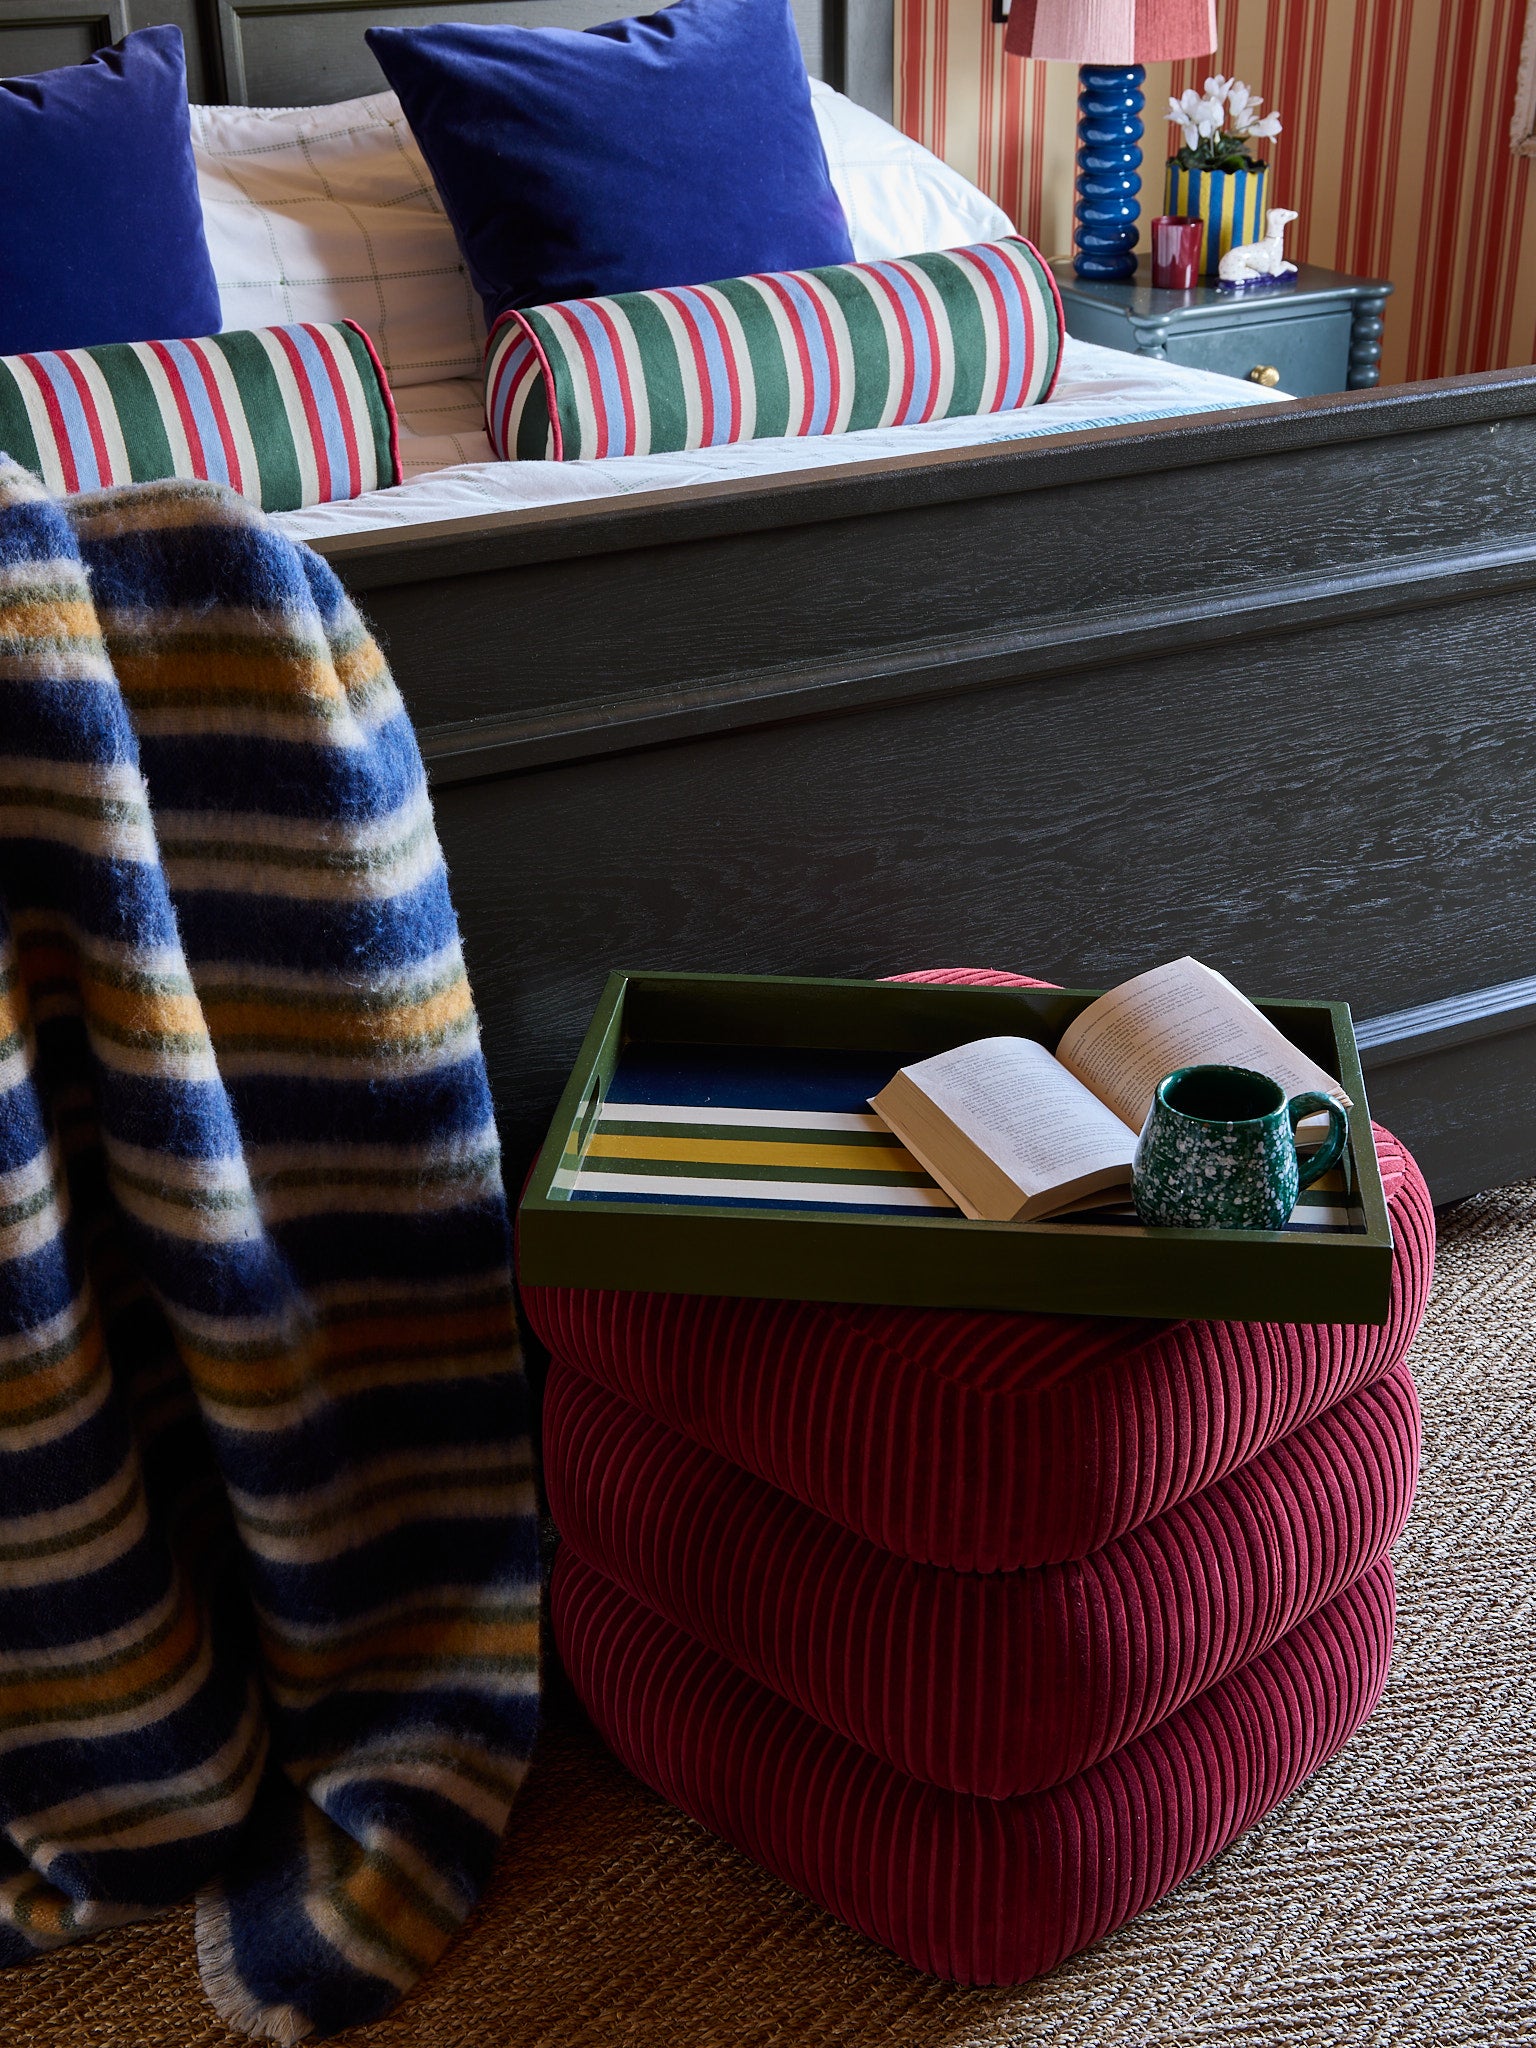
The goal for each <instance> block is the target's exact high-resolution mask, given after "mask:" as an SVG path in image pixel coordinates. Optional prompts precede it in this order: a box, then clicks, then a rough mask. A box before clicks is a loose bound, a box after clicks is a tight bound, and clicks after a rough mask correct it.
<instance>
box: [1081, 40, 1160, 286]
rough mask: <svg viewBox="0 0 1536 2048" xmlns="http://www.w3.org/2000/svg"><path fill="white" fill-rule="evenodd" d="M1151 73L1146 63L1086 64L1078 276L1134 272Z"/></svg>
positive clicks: (1082, 112) (1082, 105) (1082, 106)
mask: <svg viewBox="0 0 1536 2048" xmlns="http://www.w3.org/2000/svg"><path fill="white" fill-rule="evenodd" d="M1146 76H1147V74H1146V72H1145V70H1144V69H1143V68H1142V66H1141V65H1140V64H1085V65H1084V66H1083V67H1082V69H1081V71H1079V72H1078V74H1077V80H1078V92H1077V210H1076V214H1075V216H1074V219H1073V224H1072V241H1073V244H1074V248H1073V256H1072V268H1073V269H1074V270H1075V271H1076V272H1077V274H1078V276H1079V277H1132V276H1134V275H1135V271H1136V236H1137V233H1138V222H1139V220H1140V216H1141V178H1140V176H1139V175H1138V173H1139V172H1140V169H1141V149H1140V147H1139V145H1140V142H1141V132H1142V131H1141V110H1142V108H1143V107H1144V106H1145V105H1146V99H1145V97H1144V95H1143V93H1142V90H1141V88H1142V86H1143V84H1144V83H1145V82H1146Z"/></svg>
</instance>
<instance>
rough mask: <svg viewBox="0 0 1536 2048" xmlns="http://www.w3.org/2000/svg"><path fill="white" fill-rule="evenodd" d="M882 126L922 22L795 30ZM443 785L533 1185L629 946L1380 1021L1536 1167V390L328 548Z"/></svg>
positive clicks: (91, 14) (1400, 398) (270, 10)
mask: <svg viewBox="0 0 1536 2048" xmlns="http://www.w3.org/2000/svg"><path fill="white" fill-rule="evenodd" d="M619 11H621V9H620V8H619V7H618V6H616V5H615V4H614V0H548V4H546V0H500V4H496V5H481V6H475V5H472V4H471V5H458V4H453V0H449V4H441V0H440V4H438V5H436V6H415V7H408V8H400V9H396V8H392V7H390V6H389V5H388V4H387V0H361V4H353V0H216V4H212V5H208V6H206V7H204V6H201V5H199V4H197V0H174V4H158V5H150V4H145V0H0V73H11V74H14V73H16V72H20V71H25V70H37V69H42V68H44V67H45V66H46V65H48V64H53V63H61V62H68V61H70V60H71V58H78V57H83V56H85V55H86V54H88V52H89V50H90V49H91V48H92V47H94V46H96V45H99V44H100V43H103V42H106V41H109V40H111V39H112V38H114V37H115V36H117V35H120V34H121V33H123V32H124V30H125V29H127V28H129V27H141V26H145V25H147V24H148V23H149V22H151V21H156V20H177V21H179V22H180V23H181V26H182V28H183V31H184V33H185V34H186V36H187V39H188V45H189V50H190V51H191V55H192V65H191V70H192V90H193V92H194V94H197V95H200V96H202V97H204V98H207V99H218V98H222V97H228V98H231V99H245V100H249V101H251V102H254V103H265V104H278V103H286V102H301V101H302V102H310V101H319V100H329V99H335V98H342V97H345V96H347V95H348V94H351V93H357V92H364V91H370V90H375V89H377V87H378V85H379V79H378V75H377V73H376V71H375V70H374V69H373V65H372V60H371V58H370V57H369V56H368V55H367V51H366V48H365V46H364V45H363V43H362V41H361V31H362V29H363V27H364V26H366V25H367V24H368V23H370V22H372V21H374V20H378V19H388V18H390V17H391V16H394V17H396V18H401V17H403V18H406V19H416V20H423V19H428V18H430V17H432V16H433V15H434V14H435V15H437V16H439V17H443V18H453V19H464V18H479V19H493V18H501V19H515V20H519V21H524V22H547V21H554V20H559V21H564V22H567V23H577V24H581V23H587V22H591V21H595V20H599V19H603V18H607V17H609V16H611V15H612V14H613V13H616V12H619ZM797 13H798V14H799V15H800V18H801V23H802V30H803V33H804V36H805V40H806V43H807V49H808V52H809V55H810V59H811V62H812V66H813V68H814V69H817V70H819V71H821V72H822V73H823V74H824V75H826V76H828V77H829V78H831V79H832V80H833V81H834V82H835V83H839V84H841V85H842V86H843V87H844V89H846V90H848V91H849V92H850V94H851V95H852V96H854V97H857V98H859V99H861V100H862V101H863V102H864V103H866V104H869V105H872V106H874V107H876V108H877V109H880V110H884V111H888V110H889V105H890V76H891V42H890V35H891V9H890V0H824V4H823V5H821V6H820V7H818V6H816V5H814V4H811V5H806V6H803V7H797ZM321 552H323V553H324V554H325V555H326V556H327V557H328V559H329V560H330V561H331V562H332V563H333V564H334V566H335V567H336V569H337V570H338V572H339V573H340V575H341V576H342V577H343V578H344V580H345V581H346V583H347V584H348V586H349V587H350V589H351V590H352V591H353V592H354V593H355V595H356V597H357V599H358V601H359V603H360V605H361V606H362V608H363V610H364V611H365V613H366V614H367V616H368V617H369V619H370V620H371V621H372V622H373V624H374V625H375V627H376V628H377V630H378V631H379V632H380V634H381V635H382V637H383V639H384V640H385V642H386V645H387V647H388V650H389V654H390V658H391V660H392V662H393V664H394V668H395V673H396V675H397V676H398V678H399V680H400V683H401V686H402V688H403V689H404V691H405V694H406V697H407V699H408V701H409V704H410V706H411V710H412V712H413V714H414V716H415V719H416V721H417V726H418V730H419V732H420V736H421V743H422V747H423V751H424V753H425V754H426V757H427V761H428V764H429V768H430V772H431V775H432V779H433V784H434V788H435V791H436V800H437V810H438V822H439V829H440V831H441V835H442V839H443V844H444V846H445V849H446V851H447V856H448V860H449V864H450V868H451V871H452V876H453V884H454V892H455V897H456V900H457V903H458V907H459V913H460V917H461V919H462V922H463V927H464V935H465V944H466V949H467V952H468V956H469V962H470V970H471V974H472V976H473V979H474V984H475V990H476V995H477V998H478V1001H479V1005H480V1013H481V1017H482V1020H483V1023H484V1029H485V1041H486V1049H487V1053H488V1055H489V1059H490V1064H491V1070H492V1078H493V1083H494V1086H495V1089H496V1094H497V1100H498V1105H499V1109H500V1114H501V1118H502V1126H503V1136H504V1139H505V1142H506V1145H507V1150H508V1155H509V1169H510V1171H511V1173H512V1174H513V1175H514V1176H515V1174H516V1173H517V1171H518V1170H519V1168H520V1167H521V1165H522V1164H523V1162H524V1161H525V1160H526V1159H527V1158H528V1157H529V1156H530V1155H531V1153H532V1151H533V1149H534V1146H535V1144H536V1142H537V1140H538V1137H539V1136H540V1134H541V1131H542V1127H543V1124H544V1122H545V1120H546V1119H547V1117H548V1114H549V1111H550V1109H551V1107H552V1106H553V1103H554V1100H555V1096H556V1093H557V1091H558V1087H559V1084H560V1082H561V1080H562V1079H563V1077H564V1074H565V1071H566V1069H567V1067H568V1064H569V1062H570V1059H571V1057H572V1054H573V1053H574V1050H575V1047H576V1044H577V1041H578V1038H579V1035H580V1032H581V1028H582V1026H583V1024H584V1022H585V1020H586V1018H587V1016H588V1015H589V1013H590V1011H591V1009H592V1006H593V1004H594V1002H595V1000H596V997H597V994H598V991H599V989H600V988H601V986H602V981H603V977H604V975H605V974H606V973H607V971H608V970H609V969H610V968H612V967H615V966H623V967H630V968H657V969H665V968H718V969H721V970H730V971H734V972H803V973H814V974H850V975H877V974H888V973H893V972H897V971H900V970H901V969H904V968H911V967H919V966H930V965H933V966H936V965H951V964H976V965H984V966H999V967H1011V968H1015V969H1019V970H1021V971H1026V972H1034V973H1038V974H1041V975H1046V976H1049V977H1051V978H1052V979H1054V980H1058V981H1064V982H1068V983H1074V984H1083V985H1089V986H1100V985H1103V984H1104V983H1106V982H1108V981H1112V980H1115V979H1118V978H1120V977H1122V976H1124V975H1126V974H1129V973H1132V972H1134V971H1135V970H1137V969H1138V968H1141V967H1145V966H1149V965H1152V964H1154V963H1156V962H1157V961H1159V960H1163V959H1165V958H1167V957H1169V956H1170V955H1172V954H1175V953H1178V952H1183V951H1189V952H1193V953H1196V954H1198V955H1199V956H1200V957H1202V958H1203V959H1205V960H1207V961H1209V962H1210V963H1211V964H1212V965H1214V966H1218V967H1220V968H1222V969H1223V970H1224V971H1226V972H1228V973H1229V974H1231V975H1232V976H1233V977H1234V978H1235V979H1237V980H1238V981H1240V982H1241V983H1242V984H1243V985H1244V986H1246V987H1247V988H1249V989H1251V990H1252V991H1254V992H1255V993H1262V994H1277V995H1279V994H1284V995H1298V996H1300V995H1305V996H1324V997H1337V996H1344V997H1347V998H1348V1000H1349V1001H1350V1002H1351V1004H1352V1005H1353V1007H1354V1011H1355V1015H1356V1017H1357V1019H1363V1020H1364V1022H1363V1024H1362V1025H1361V1027H1360V1035H1361V1040H1362V1044H1363V1046H1364V1049H1365V1065H1366V1072H1367V1075H1368V1078H1369V1082H1370V1088H1371V1107H1372V1110H1373V1112H1374V1113H1375V1114H1376V1115H1377V1116H1378V1117H1379V1118H1380V1119H1381V1120H1382V1121H1384V1122H1386V1123H1388V1124H1390V1125H1391V1126H1392V1127H1393V1128H1394V1129H1395V1130H1397V1131H1398V1132H1399V1134H1400V1135H1401V1136H1402V1137H1403V1138H1404V1139H1405V1140H1406V1141H1407V1142H1408V1143H1409V1144H1410V1145H1411V1146H1412V1148H1413V1149H1414V1151H1415V1152H1416V1153H1417V1154H1418V1156H1419V1158H1420V1160H1421V1161H1422V1163H1423V1164H1424V1167H1425V1170H1426V1172H1427V1173H1428V1176H1429V1180H1430V1184H1431V1187H1432V1189H1433V1191H1434V1193H1435V1196H1436V1199H1437V1200H1440V1201H1446V1200H1450V1199H1453V1198H1455V1197H1457V1196H1459V1195H1463V1194H1466V1193H1468V1192H1471V1191H1472V1190H1474V1189H1477V1188H1481V1187H1487V1186H1492V1185H1496V1184H1499V1183H1502V1182H1505V1181H1508V1180H1512V1179H1515V1178H1517V1177H1520V1176H1522V1175H1526V1174H1531V1173H1536V1109H1533V1100H1536V673H1533V671H1536V372H1532V371H1508V372H1499V373H1494V374H1491V375H1487V376H1481V377H1465V378H1456V379H1449V380H1445V381H1442V382H1439V383H1432V384H1417V385H1406V386H1398V387H1395V388H1387V389H1383V390H1380V391H1376V392H1361V393H1353V394H1350V395H1347V396H1340V397H1337V398H1326V399H1314V400H1307V401H1304V402H1301V403H1296V404H1288V405H1280V406H1274V407H1262V408H1255V409H1253V410H1251V411H1244V412H1242V413H1222V414H1211V415H1206V416H1204V417H1201V418H1196V419H1181V420H1174V421H1169V422H1160V423H1153V424H1149V425H1145V426H1140V427H1121V428H1111V429H1107V430H1103V431H1098V432H1093V433H1086V434H1084V433H1078V434H1071V435H1061V436H1059V437H1052V438H1050V439H1047V440H1039V441H1032V442H1029V443H1025V444H1021V445H1019V446H1016V447H1012V448H1009V447H993V448H986V449H976V450H962V451H959V452H953V453H943V454H934V455H923V456H918V457H916V458H913V459H904V460H881V461H872V462H866V463H862V464H859V465H857V466H853V467H848V468H842V469H838V470H836V471H833V472H830V473H828V472H822V473H816V474H810V473H807V474H800V475H787V476H781V477H776V478H773V479H771V480H766V481H765V480H751V481H746V482H739V483H725V484H718V485H713V486H709V487H706V488H701V489H689V490H679V491H668V492H655V493H647V494H645V495H643V496H635V497H630V498H625V499H623V500H618V501H614V500H609V501H604V502H596V503H588V504H582V505H575V506H563V507H559V508H555V509H551V510H547V511H527V512H514V513H504V514H496V515H490V516H487V517H482V518H477V519H473V520H462V521H457V522H454V523H452V524H447V525H444V524H435V525H428V526H422V527H420V528H415V529H407V530H400V529H396V530H393V531H391V532H389V533H384V534H367V535H355V536H347V537H344V538H339V539H335V540H330V541H327V542H325V543H324V544H323V546H322V549H321Z"/></svg>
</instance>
